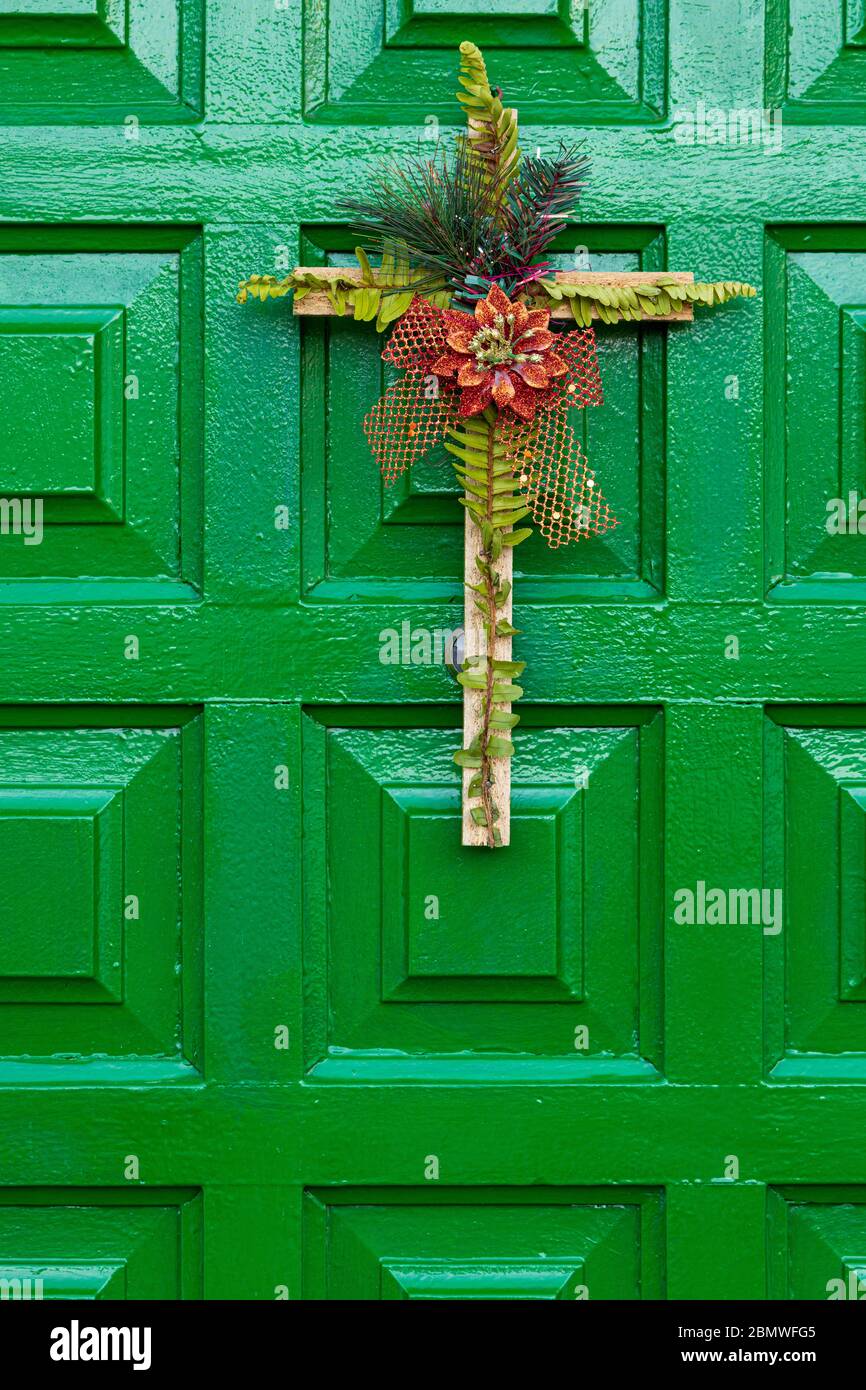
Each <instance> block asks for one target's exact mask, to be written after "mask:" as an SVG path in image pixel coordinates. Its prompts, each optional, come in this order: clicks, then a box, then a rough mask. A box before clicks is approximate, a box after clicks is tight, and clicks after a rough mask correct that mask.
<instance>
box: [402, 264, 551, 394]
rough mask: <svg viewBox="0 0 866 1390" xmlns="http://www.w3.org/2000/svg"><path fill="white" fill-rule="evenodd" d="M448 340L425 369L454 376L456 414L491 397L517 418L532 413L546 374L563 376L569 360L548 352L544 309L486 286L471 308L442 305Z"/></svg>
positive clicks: (547, 383)
mask: <svg viewBox="0 0 866 1390" xmlns="http://www.w3.org/2000/svg"><path fill="white" fill-rule="evenodd" d="M443 312H444V317H445V321H446V328H447V337H446V342H447V344H448V347H447V350H446V351H445V352H443V353H442V355H441V357H437V358H436V360H435V361H434V362H433V363H432V364H431V365H430V367H429V369H428V370H429V371H431V372H432V373H433V374H434V375H435V376H439V377H443V378H445V379H446V380H447V379H449V378H454V377H455V376H456V378H457V381H456V385H457V386H458V387H459V388H460V407H459V410H460V414H461V415H464V416H466V415H478V414H480V412H481V411H482V410H484V409H485V408H486V407H487V406H488V405H489V404H490V402H491V401H492V402H493V403H494V405H496V406H498V407H499V409H500V410H503V409H508V410H512V411H513V412H514V414H515V415H519V416H520V418H521V419H522V420H532V419H534V417H535V410H536V406H537V405H538V404H539V403H540V402H541V401H542V400H545V399H547V398H548V397H549V396H550V394H551V391H552V389H553V388H552V385H551V378H553V377H559V376H564V375H565V373H566V372H567V371H568V363H567V362H565V361H563V359H562V358H561V357H559V356H558V355H557V354H556V353H555V352H552V351H551V348H552V347H553V344H554V342H555V341H556V339H555V337H554V335H553V334H552V333H551V332H550V331H549V330H548V327H547V325H548V323H549V322H550V314H549V313H548V311H547V310H546V309H527V307H526V305H525V304H521V303H520V302H519V301H515V302H514V303H512V301H511V300H510V299H509V298H508V296H507V295H506V294H505V293H504V292H503V291H502V290H501V289H500V288H499V286H498V285H491V287H490V291H489V293H488V295H487V298H486V299H479V301H478V303H477V304H476V306H475V313H474V315H472V314H464V313H461V312H460V311H459V310H458V309H445V310H444V311H443Z"/></svg>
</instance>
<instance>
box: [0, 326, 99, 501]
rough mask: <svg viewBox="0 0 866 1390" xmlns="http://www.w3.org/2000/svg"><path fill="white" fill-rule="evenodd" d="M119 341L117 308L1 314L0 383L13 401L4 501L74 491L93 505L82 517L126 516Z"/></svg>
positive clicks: (4, 448) (4, 453) (0, 447)
mask: <svg viewBox="0 0 866 1390" xmlns="http://www.w3.org/2000/svg"><path fill="white" fill-rule="evenodd" d="M123 345H124V323H123V311H122V310H120V309H96V308H94V309H91V310H90V311H84V312H82V311H81V310H78V309H74V308H65V307H58V308H55V309H42V308H39V307H37V306H34V307H33V308H30V309H23V310H22V309H9V308H0V382H2V383H3V391H4V394H5V395H6V397H7V399H8V400H14V401H15V402H16V409H15V429H14V431H7V432H5V433H4V435H3V437H2V439H0V478H2V479H3V484H2V485H3V489H4V493H5V495H6V496H9V495H16V496H19V495H20V496H24V495H30V496H39V497H42V499H43V503H44V501H45V499H47V498H50V497H54V496H56V495H57V494H60V495H63V494H74V495H75V496H76V497H77V498H85V497H86V498H88V499H89V500H90V505H89V506H88V507H82V506H80V505H79V507H78V509H77V515H78V516H79V518H80V519H81V520H87V521H98V520H118V519H120V517H121V516H122V502H123V418H124V391H123ZM36 383H38V389H36ZM46 400H48V401H50V402H51V411H50V415H47V414H46V410H45V402H46Z"/></svg>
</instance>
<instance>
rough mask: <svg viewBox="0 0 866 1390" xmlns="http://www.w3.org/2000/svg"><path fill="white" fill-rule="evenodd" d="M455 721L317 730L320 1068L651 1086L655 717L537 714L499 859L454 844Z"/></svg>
mask: <svg viewBox="0 0 866 1390" xmlns="http://www.w3.org/2000/svg"><path fill="white" fill-rule="evenodd" d="M425 721H429V722H425ZM446 721H448V722H449V723H450V717H449V715H448V713H447V712H446V711H441V710H440V711H436V712H435V714H434V713H433V712H426V713H424V715H423V718H421V720H420V722H419V715H418V714H417V713H416V714H401V713H396V712H394V711H381V713H379V712H377V711H376V710H351V709H349V708H346V709H340V710H339V711H337V710H335V711H332V712H328V711H321V710H320V711H317V712H315V713H313V712H311V713H310V715H309V716H308V717H307V719H306V720H305V726H304V766H305V773H304V777H305V787H306V788H307V789H308V795H307V796H306V797H305V802H306V806H307V812H306V820H305V831H304V843H305V846H306V849H307V854H308V864H309V867H308V885H309V888H308V899H307V917H306V923H305V937H306V949H305V963H306V969H307V995H306V997H307V1000H308V1009H307V1015H306V1036H305V1049H306V1058H307V1065H308V1067H312V1068H313V1072H314V1074H315V1075H317V1076H332V1075H333V1076H342V1075H344V1074H345V1075H347V1076H357V1075H367V1074H368V1073H369V1072H371V1071H372V1072H374V1073H375V1074H376V1075H381V1076H382V1077H385V1078H397V1077H403V1076H409V1077H411V1076H412V1075H413V1074H415V1073H417V1069H418V1068H419V1067H420V1066H422V1065H425V1066H427V1067H428V1068H432V1069H433V1072H434V1073H435V1070H436V1068H437V1067H441V1066H444V1065H448V1066H449V1067H453V1065H454V1064H455V1062H456V1063H457V1064H458V1065H459V1066H460V1067H461V1068H463V1069H464V1070H465V1071H466V1072H467V1074H469V1073H470V1072H473V1069H475V1068H480V1069H481V1071H482V1072H483V1070H484V1066H485V1064H486V1063H488V1062H489V1061H490V1060H491V1059H494V1058H495V1057H496V1056H500V1057H501V1056H505V1055H507V1056H509V1058H510V1059H511V1060H512V1061H514V1060H515V1059H519V1058H522V1059H523V1060H524V1062H525V1063H526V1064H531V1065H532V1066H534V1067H536V1069H538V1068H539V1067H540V1068H542V1069H544V1068H547V1069H552V1070H553V1071H554V1072H555V1073H556V1074H557V1075H559V1074H564V1075H567V1076H569V1077H580V1076H598V1075H617V1076H620V1075H621V1076H638V1077H639V1076H647V1077H649V1076H652V1075H654V1074H655V1067H656V1065H657V1064H658V1060H659V1034H658V1029H659V1007H660V1001H659V994H658V970H659V965H660V960H659V954H658V948H659V927H660V905H659V897H658V893H659V865H660V856H661V828H660V827H661V822H660V796H661V716H660V715H659V714H658V713H657V712H656V711H653V710H650V709H644V710H619V711H615V710H608V711H595V712H594V713H592V714H590V716H589V718H586V717H584V721H582V720H581V715H580V712H579V711H571V712H570V713H569V715H568V717H566V718H563V717H562V712H557V713H556V714H553V713H551V714H549V715H544V714H542V713H541V712H540V711H533V710H527V711H526V712H525V713H524V722H523V723H521V725H520V730H519V732H520V748H521V756H520V758H518V759H517V760H516V762H515V766H514V771H513V778H514V780H513V784H512V806H511V818H512V837H511V845H510V847H509V849H508V852H507V859H506V857H505V854H504V852H503V855H502V856H497V855H495V854H494V855H491V854H489V853H484V852H481V851H478V850H475V849H472V848H463V847H461V845H460V786H459V780H458V776H457V771H456V768H455V767H454V763H453V759H452V753H453V749H454V746H455V745H454V739H455V730H454V728H453V727H447V726H445V727H443V726H444V725H445V724H446ZM359 824H362V825H363V826H364V827H365V829H364V837H363V842H362V843H359V842H358V835H357V827H358V825H359ZM612 826H615V827H616V834H615V836H614V835H612V834H611V827H612ZM325 863H329V864H330V866H331V867H330V869H329V872H328V876H327V877H325V876H324V873H323V869H322V866H323V865H324V864H325ZM506 872H507V881H508V883H509V884H511V885H513V887H512V889H511V890H509V892H508V894H507V902H508V907H507V910H503V908H502V906H501V900H502V874H503V873H506Z"/></svg>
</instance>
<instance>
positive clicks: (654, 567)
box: [300, 226, 665, 604]
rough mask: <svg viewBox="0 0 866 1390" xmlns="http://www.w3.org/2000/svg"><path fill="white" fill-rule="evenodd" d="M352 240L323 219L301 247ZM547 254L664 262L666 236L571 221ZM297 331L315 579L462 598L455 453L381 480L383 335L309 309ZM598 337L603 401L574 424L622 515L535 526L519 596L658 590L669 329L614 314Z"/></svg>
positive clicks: (331, 260) (635, 265)
mask: <svg viewBox="0 0 866 1390" xmlns="http://www.w3.org/2000/svg"><path fill="white" fill-rule="evenodd" d="M351 244H352V243H351V238H350V237H348V235H347V234H346V233H345V232H343V231H340V230H337V229H334V230H333V231H331V230H328V229H324V230H320V231H317V232H316V233H315V235H313V234H310V236H308V237H305V238H304V239H303V242H302V247H301V255H302V259H303V261H304V263H305V264H310V265H314V264H318V263H327V264H342V263H345V262H348V261H349V260H351V259H352V256H351V250H350V247H351ZM551 260H552V262H553V263H554V264H555V265H556V267H557V268H562V269H566V268H571V269H573V268H575V266H580V267H583V268H585V269H589V268H591V269H593V270H640V269H645V270H650V269H658V268H660V267H661V266H662V265H663V262H664V239H663V237H662V236H661V234H660V233H659V232H658V230H657V229H655V228H651V227H618V228H615V227H608V228H598V227H595V228H593V227H586V226H581V227H574V228H572V229H570V230H569V231H567V232H564V233H563V235H562V236H561V237H560V238H559V239H558V241H557V242H556V246H555V249H554V251H553V252H552V253H551ZM300 331H301V335H302V337H301V342H302V381H303V392H302V407H301V409H302V428H301V440H302V444H301V449H302V453H301V469H302V473H301V488H302V507H303V517H304V526H303V535H302V544H303V567H304V585H305V589H306V591H307V592H308V593H309V594H311V595H315V597H316V598H317V599H318V598H321V599H334V600H339V599H344V598H347V597H352V598H358V597H362V598H363V597H370V598H378V597H382V596H384V595H387V594H389V593H394V592H397V591H399V594H400V597H401V599H403V598H405V597H406V596H408V595H411V596H414V597H418V598H423V597H430V596H433V595H436V596H437V597H442V598H450V599H455V600H458V599H460V600H462V595H463V584H462V579H463V570H462V566H463V519H462V508H460V507H459V506H458V504H457V497H458V496H459V487H458V484H457V481H456V478H455V475H454V471H453V469H452V467H451V464H450V461H449V455H448V453H447V452H446V450H445V449H444V447H443V446H442V445H441V444H440V445H436V446H434V448H433V449H431V450H430V452H429V453H428V454H427V455H425V456H424V457H423V458H422V459H420V460H419V461H418V462H417V463H416V464H414V465H413V467H412V468H411V469H409V470H407V472H406V474H404V475H403V477H402V478H401V479H400V480H398V482H397V483H396V484H394V485H392V486H386V485H385V484H384V483H383V481H382V478H381V476H380V474H379V471H378V469H377V467H376V463H375V461H374V459H373V458H372V456H371V454H370V450H369V448H368V446H367V442H366V440H365V438H364V433H363V430H362V421H363V419H364V416H365V415H366V413H367V412H368V411H369V410H370V408H371V407H372V405H373V404H374V403H375V401H376V400H377V398H378V397H379V396H380V395H381V394H382V392H383V390H384V389H385V388H386V386H387V385H388V384H389V382H390V380H392V379H393V376H392V375H391V373H390V372H389V371H387V370H386V367H385V364H384V363H383V362H382V361H381V352H382V349H383V347H384V344H385V342H386V340H387V338H386V335H378V334H377V333H376V332H375V329H374V326H373V325H372V324H356V323H354V322H352V321H351V320H348V321H344V320H342V319H338V318H332V319H318V320H314V319H305V320H303V321H302V327H301V330H300ZM387 331H388V330H386V333H387ZM598 340H599V361H600V366H601V375H602V381H603V383H604V390H605V404H604V405H603V406H602V407H601V408H596V407H593V408H587V409H585V410H580V411H574V412H573V414H574V415H575V416H576V417H577V418H576V420H575V424H574V428H575V431H576V434H577V436H578V438H579V440H580V442H581V445H582V447H583V450H584V452H585V453H586V455H587V456H588V458H589V460H590V462H591V464H592V467H593V468H594V469H595V470H596V474H597V477H598V479H599V483H600V485H601V487H602V488H603V490H604V493H605V496H606V497H607V498H608V500H609V502H610V506H611V509H612V510H613V512H614V513H615V514H616V515H617V516H618V518H619V519H620V525H619V526H617V527H616V528H615V529H614V530H612V531H610V532H609V533H608V534H607V535H605V536H597V537H592V538H590V539H588V540H585V541H583V542H581V543H580V544H579V545H571V546H568V547H563V548H560V549H558V550H555V551H554V550H551V549H550V548H549V547H548V546H547V545H545V543H544V541H543V540H542V539H541V538H540V537H539V536H537V535H534V536H532V537H531V538H530V539H529V540H527V541H526V542H525V543H524V544H523V545H521V546H520V548H519V550H518V551H517V552H516V553H515V557H514V564H515V578H516V581H517V583H518V584H519V590H520V600H521V603H524V604H525V603H533V602H535V601H538V602H544V603H549V602H551V601H552V600H554V599H562V600H567V599H571V598H579V597H586V596H595V597H601V596H604V597H605V598H606V599H616V598H618V597H625V596H629V597H649V596H652V595H655V594H657V593H658V592H659V591H660V590H661V589H663V586H664V539H663V538H664V423H663V422H664V412H663V410H662V408H661V403H662V400H663V397H664V360H665V359H664V353H665V343H664V335H663V334H662V333H660V332H659V330H658V329H657V328H650V329H644V328H642V327H641V326H640V325H638V324H625V325H624V324H618V325H617V326H616V328H613V329H606V328H604V327H603V326H601V327H599V331H598ZM394 375H397V376H399V375H400V374H399V373H395V374H394Z"/></svg>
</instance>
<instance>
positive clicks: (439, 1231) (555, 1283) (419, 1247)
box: [303, 1187, 664, 1301]
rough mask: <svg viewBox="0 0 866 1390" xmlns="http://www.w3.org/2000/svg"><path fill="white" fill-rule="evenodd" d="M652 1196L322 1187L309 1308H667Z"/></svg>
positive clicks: (313, 1204)
mask: <svg viewBox="0 0 866 1390" xmlns="http://www.w3.org/2000/svg"><path fill="white" fill-rule="evenodd" d="M662 1219H663V1214H662V1204H661V1196H660V1193H659V1192H657V1191H654V1190H652V1189H648V1188H636V1187H609V1188H604V1189H602V1188H555V1189H552V1188H544V1187H537V1188H534V1189H533V1190H532V1191H531V1192H530V1191H527V1190H525V1189H524V1190H520V1189H509V1188H492V1189H491V1188H488V1189H486V1190H484V1191H478V1190H477V1189H475V1190H472V1189H460V1188H457V1189H454V1188H451V1189H448V1190H442V1191H437V1192H435V1193H433V1192H429V1191H419V1190H418V1189H417V1188H415V1189H406V1188H403V1189H400V1190H399V1191H397V1190H394V1189H387V1188H379V1189H375V1188H374V1189H371V1188H365V1189H364V1188H359V1189H356V1190H354V1191H353V1190H352V1189H351V1188H348V1189H346V1188H344V1189H341V1190H336V1189H331V1188H318V1189H316V1190H314V1191H310V1192H308V1193H307V1194H306V1196H305V1206H304V1288H303V1297H304V1298H305V1299H341V1300H343V1299H345V1300H350V1299H351V1300H356V1299H360V1300H365V1301H366V1300H373V1301H376V1300H378V1299H385V1300H420V1301H429V1300H436V1299H458V1300H463V1299H469V1300H475V1299H481V1300H499V1299H510V1300H514V1299H517V1300H524V1299H526V1300H531V1301H536V1300H543V1301H550V1300H559V1301H574V1300H585V1299H589V1300H592V1299H608V1298H615V1299H639V1298H662V1297H664V1264H663V1253H662V1239H663V1236H662Z"/></svg>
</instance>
